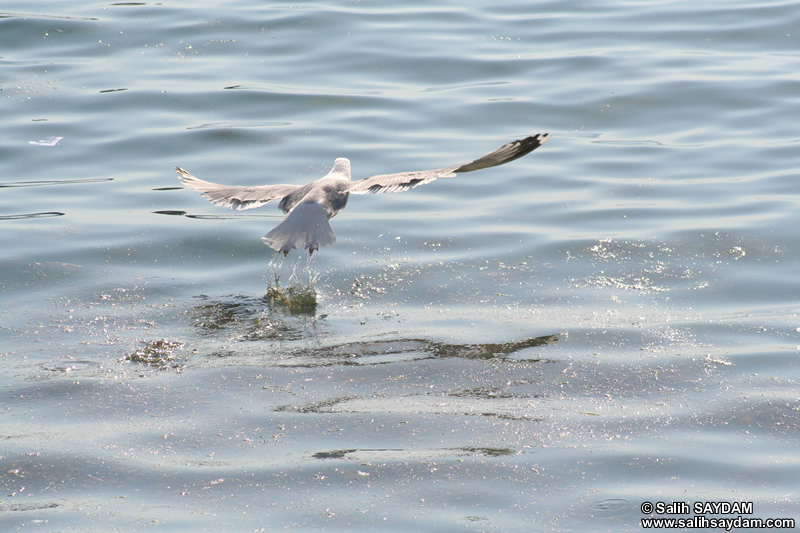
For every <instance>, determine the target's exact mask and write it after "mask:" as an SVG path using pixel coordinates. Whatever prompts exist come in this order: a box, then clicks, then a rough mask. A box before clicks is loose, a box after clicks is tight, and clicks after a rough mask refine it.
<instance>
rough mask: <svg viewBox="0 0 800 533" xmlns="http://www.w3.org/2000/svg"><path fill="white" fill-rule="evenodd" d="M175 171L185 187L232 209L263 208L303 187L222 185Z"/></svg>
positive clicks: (180, 169) (179, 170)
mask: <svg viewBox="0 0 800 533" xmlns="http://www.w3.org/2000/svg"><path fill="white" fill-rule="evenodd" d="M175 170H177V171H178V177H179V178H180V180H181V181H182V182H183V184H184V185H188V186H189V187H191V188H192V189H194V190H196V191H198V192H200V193H202V194H203V196H205V197H206V198H208V199H209V200H210V201H211V202H213V203H215V204H217V205H221V206H223V207H230V208H231V209H252V208H254V207H261V206H262V205H264V204H266V203H269V202H272V201H273V200H280V199H281V198H283V197H284V196H286V195H287V194H291V193H293V192H294V191H296V190H297V189H299V188H300V187H301V185H261V186H258V187H242V186H237V185H220V184H219V183H211V182H210V181H203V180H201V179H198V178H196V177H195V176H193V175H191V174H189V173H188V172H186V171H185V170H183V169H182V168H181V167H175Z"/></svg>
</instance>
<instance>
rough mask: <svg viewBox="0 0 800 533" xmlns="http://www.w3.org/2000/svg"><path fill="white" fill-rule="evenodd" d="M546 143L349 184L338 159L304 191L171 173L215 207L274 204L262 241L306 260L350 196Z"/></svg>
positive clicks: (447, 173)
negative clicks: (275, 217)
mask: <svg viewBox="0 0 800 533" xmlns="http://www.w3.org/2000/svg"><path fill="white" fill-rule="evenodd" d="M549 138H550V135H549V134H547V133H543V134H542V133H540V134H537V135H533V136H531V137H527V138H525V139H522V140H519V141H513V142H510V143H508V144H506V145H504V146H502V147H500V148H498V149H497V150H495V151H494V152H491V153H489V154H486V155H485V156H483V157H481V158H478V159H476V160H475V161H472V162H470V163H464V164H461V165H452V166H449V167H445V168H440V169H435V170H421V171H413V172H401V173H397V174H381V175H377V176H371V177H369V178H365V179H362V180H357V181H352V180H351V178H350V161H349V160H348V159H345V158H343V157H341V158H339V159H336V161H334V163H333V168H332V169H331V171H330V172H328V174H327V175H326V176H324V177H322V178H320V179H318V180H317V181H314V182H311V183H309V184H307V185H261V186H256V187H242V186H235V185H220V184H217V183H211V182H209V181H203V180H201V179H198V178H196V177H194V176H193V175H191V174H189V173H188V172H186V171H185V170H183V169H182V168H180V167H175V170H177V171H178V176H179V178H180V180H181V181H182V182H183V183H184V184H186V185H188V186H189V187H191V188H192V189H194V190H196V191H199V192H201V193H202V194H203V196H205V197H206V198H208V199H209V200H210V201H211V202H213V203H215V204H217V205H221V206H224V207H230V208H233V209H252V208H254V207H261V206H262V205H264V204H266V203H269V202H272V201H275V200H280V203H279V204H278V207H279V208H280V209H281V210H282V211H283V212H284V213H286V218H285V219H283V221H282V222H281V223H280V224H278V225H277V226H276V227H275V228H274V229H273V230H272V231H270V232H269V233H267V234H266V235H264V237H263V238H262V240H263V241H264V243H265V244H267V245H268V246H270V247H271V248H274V249H275V250H278V251H281V252H283V254H284V255H287V254H288V253H289V251H290V250H293V249H295V248H297V244H298V243H299V244H302V245H303V248H305V249H307V250H308V252H309V254H313V253H314V251H315V250H319V249H320V248H321V247H323V246H329V245H331V244H333V243H335V242H336V235H335V234H334V233H333V228H331V225H330V222H328V220H329V219H330V218H333V217H334V216H336V214H337V213H338V212H339V211H341V210H342V209H344V207H345V206H346V205H347V199H348V198H349V196H350V193H353V194H376V193H382V192H400V191H406V190H408V189H412V188H414V187H416V186H418V185H422V184H425V183H429V182H431V181H433V180H435V179H437V178H452V177H454V176H455V175H456V174H457V173H461V172H472V171H474V170H481V169H484V168H490V167H494V166H497V165H502V164H504V163H508V162H509V161H513V160H514V159H517V158H520V157H522V156H524V155H526V154H528V153H530V152H532V151H533V150H535V149H536V148H538V147H539V146H541V145H542V144H543V143H544V142H545V141H547V140H548V139H549Z"/></svg>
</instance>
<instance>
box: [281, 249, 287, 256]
mask: <svg viewBox="0 0 800 533" xmlns="http://www.w3.org/2000/svg"><path fill="white" fill-rule="evenodd" d="M281 252H283V257H286V256H287V255H289V250H281Z"/></svg>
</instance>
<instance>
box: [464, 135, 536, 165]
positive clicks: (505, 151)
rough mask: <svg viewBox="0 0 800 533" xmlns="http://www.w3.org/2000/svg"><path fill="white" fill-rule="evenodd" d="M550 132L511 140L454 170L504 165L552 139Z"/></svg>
mask: <svg viewBox="0 0 800 533" xmlns="http://www.w3.org/2000/svg"><path fill="white" fill-rule="evenodd" d="M550 137H551V135H550V134H549V133H537V134H536V135H531V136H530V137H525V138H524V139H520V140H517V141H511V142H510V143H508V144H504V145H503V146H501V147H500V148H498V149H497V150H495V151H494V152H492V153H490V154H486V155H485V156H483V157H481V158H479V159H476V160H475V161H473V162H471V163H467V164H466V165H461V166H460V167H459V168H457V169H456V170H454V172H472V171H474V170H482V169H484V168H490V167H496V166H497V165H504V164H506V163H510V162H511V161H514V160H515V159H519V158H520V157H522V156H525V155H528V154H529V153H531V152H533V151H534V150H536V149H537V148H539V147H540V146H541V145H543V144H544V143H546V142H547V141H548V140H549V139H550Z"/></svg>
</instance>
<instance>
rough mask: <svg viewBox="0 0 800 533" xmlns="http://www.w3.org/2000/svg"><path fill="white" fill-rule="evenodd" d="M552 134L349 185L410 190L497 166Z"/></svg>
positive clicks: (367, 190)
mask: <svg viewBox="0 0 800 533" xmlns="http://www.w3.org/2000/svg"><path fill="white" fill-rule="evenodd" d="M549 138H550V134H549V133H537V134H536V135H531V136H530V137H527V138H525V139H521V140H519V141H513V142H510V143H508V144H505V145H503V146H501V147H500V148H498V149H497V150H495V151H494V152H491V153H489V154H486V155H485V156H483V157H480V158H478V159H476V160H475V161H471V162H469V163H463V164H461V165H453V166H450V167H445V168H439V169H435V170H418V171H415V172H400V173H398V174H380V175H378V176H371V177H369V178H365V179H363V180H358V181H354V182H353V183H352V185H351V186H350V192H351V193H353V194H376V193H381V192H400V191H407V190H408V189H412V188H414V187H416V186H418V185H423V184H425V183H430V182H432V181H433V180H435V179H437V178H452V177H454V176H455V175H456V174H457V173H459V172H472V171H474V170H482V169H484V168H490V167H496V166H497V165H502V164H504V163H508V162H509V161H513V160H515V159H519V158H520V157H522V156H524V155H527V154H529V153H531V152H532V151H534V150H536V149H537V148H539V147H540V146H541V145H542V144H544V143H545V142H546V141H547V140H548V139H549Z"/></svg>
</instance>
